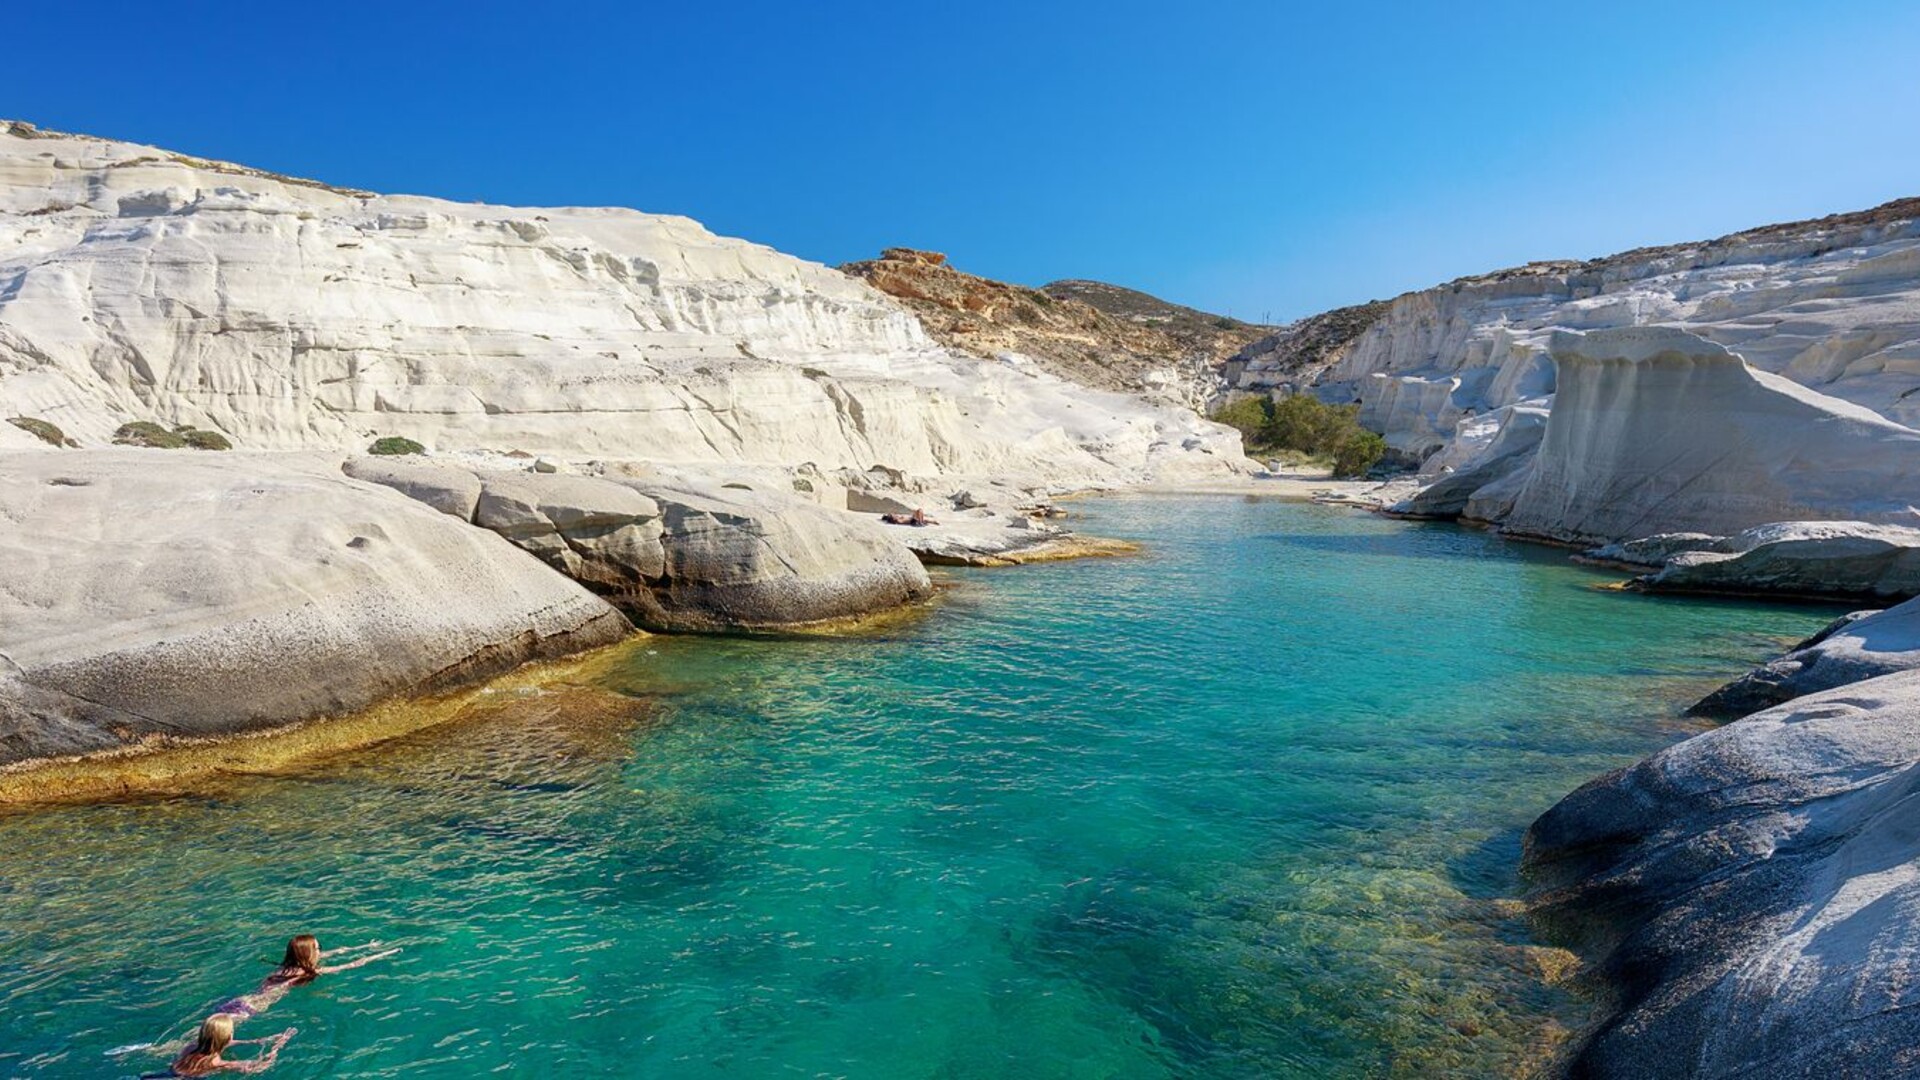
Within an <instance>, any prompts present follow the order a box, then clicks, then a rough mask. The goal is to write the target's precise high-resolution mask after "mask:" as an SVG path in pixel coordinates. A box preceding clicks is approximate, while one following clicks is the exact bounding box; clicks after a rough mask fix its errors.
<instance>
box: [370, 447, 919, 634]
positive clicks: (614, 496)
mask: <svg viewBox="0 0 1920 1080" xmlns="http://www.w3.org/2000/svg"><path fill="white" fill-rule="evenodd" d="M346 471H347V472H348V474H349V475H352V476H356V477H361V478H364V479H367V480H370V481H373V482H375V483H380V484H386V485H388V486H391V487H393V488H395V489H397V490H400V491H403V492H406V493H407V494H409V495H412V496H413V497H415V498H418V499H421V500H422V501H424V502H427V503H428V504H430V505H433V506H435V507H438V508H440V509H442V510H445V511H446V512H448V513H451V514H455V515H456V516H463V517H464V518H465V519H466V520H469V521H471V522H473V523H474V524H476V525H479V526H481V527H483V528H486V529H489V530H491V531H493V532H495V533H498V534H499V535H500V536H502V537H504V538H506V539H507V540H509V541H511V542H513V543H514V544H516V545H518V546H520V547H521V548H522V549H524V550H526V551H528V552H530V553H532V554H534V555H537V556H539V557H540V558H541V559H542V560H543V561H545V562H546V563H547V564H548V565H550V566H552V567H553V568H555V569H557V570H559V571H561V572H562V573H564V574H566V575H567V576H569V577H571V578H573V579H574V580H576V581H578V582H580V583H581V584H582V585H585V586H586V587H587V588H589V589H592V590H593V591H594V592H596V593H599V594H600V595H602V596H604V597H606V598H607V599H608V600H609V601H611V602H612V603H614V604H615V605H617V606H618V607H620V608H621V609H622V610H623V611H625V612H626V613H627V614H628V615H629V616H631V617H632V618H633V619H634V620H635V621H636V622H638V623H640V624H641V625H642V626H645V627H646V628H647V629H650V630H667V631H698V632H713V631H737V630H749V631H751V630H773V629H779V628H782V627H793V626H803V625H806V624H809V623H820V622H826V621H831V620H836V619H845V618H853V617H858V616H862V615H868V614H872V613H874V612H878V611H883V610H886V609H888V608H892V607H897V606H899V605H902V604H906V603H911V602H913V601H916V600H920V599H923V598H925V597H926V596H928V595H929V594H931V592H932V583H931V582H930V581H929V580H928V579H927V575H926V571H925V570H924V569H923V568H922V567H921V566H920V564H919V562H918V561H916V560H915V559H914V557H913V555H912V554H911V553H910V552H909V551H908V550H907V549H906V547H905V546H904V545H903V544H901V543H900V542H898V541H897V540H895V539H894V538H892V537H890V536H888V535H886V534H885V533H884V532H882V531H881V526H879V525H877V524H875V523H873V522H871V521H868V520H865V519H862V518H860V517H857V516H855V515H852V514H848V513H846V512H843V511H836V510H829V509H827V508H824V507H821V506H819V505H817V504H815V503H813V502H810V501H807V500H803V499H799V498H796V497H794V496H792V495H789V494H786V493H784V492H772V491H757V490H754V489H752V488H750V487H745V486H739V485H733V486H722V485H705V486H696V485H695V482H694V481H691V480H689V479H688V478H685V477H680V476H677V475H673V474H671V473H662V472H660V471H659V470H655V469H647V468H638V469H633V470H622V469H618V468H616V469H611V470H607V471H606V472H605V474H604V475H601V476H576V475H569V474H566V473H539V472H524V471H509V470H494V471H475V470H473V469H470V468H466V467H464V466H459V465H453V464H438V463H434V462H432V461H430V460H428V461H418V462H400V463H396V462H392V461H383V460H379V459H373V458H363V459H355V460H353V461H349V462H348V463H347V464H346ZM470 490H471V491H473V492H474V493H475V494H474V496H473V498H472V499H471V501H470V502H469V500H468V499H467V498H466V493H467V492H468V491H470ZM462 511H465V513H464V514H462Z"/></svg>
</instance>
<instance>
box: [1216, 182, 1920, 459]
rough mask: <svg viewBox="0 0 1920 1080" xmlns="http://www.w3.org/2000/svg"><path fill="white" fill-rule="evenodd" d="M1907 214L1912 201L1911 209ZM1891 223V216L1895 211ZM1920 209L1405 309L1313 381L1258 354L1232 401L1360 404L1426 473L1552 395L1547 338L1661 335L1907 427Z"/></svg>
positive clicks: (1448, 290) (1519, 278) (1918, 300)
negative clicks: (1513, 408)
mask: <svg viewBox="0 0 1920 1080" xmlns="http://www.w3.org/2000/svg"><path fill="white" fill-rule="evenodd" d="M1910 202H1911V201H1910ZM1903 208H1904V209H1903ZM1916 211H1920V203H1915V204H1911V205H1909V204H1908V203H1903V204H1900V206H1895V207H1887V208H1882V210H1880V211H1874V212H1868V213H1862V214H1855V215H1844V216H1842V217H1840V218H1836V219H1829V220H1823V221H1809V222H1802V223H1798V224H1795V225H1786V226H1776V227H1770V228H1766V229H1757V230H1753V231H1751V232H1749V233H1745V234H1736V235H1734V236H1729V237H1724V238H1722V239H1720V240H1715V241H1709V242H1703V243H1691V244H1681V245H1675V246H1673V247H1668V248H1660V249H1654V250H1647V251H1635V252H1625V253H1622V254H1619V255H1614V256H1611V257H1609V258H1605V259H1599V260H1594V261H1593V262H1589V263H1584V264H1581V263H1553V264H1544V263H1543V264H1535V265H1530V266H1527V267H1522V268H1518V269H1515V270H1511V271H1502V272H1499V273H1494V274H1488V275H1483V276H1480V277H1476V278H1468V279H1462V280H1459V281H1453V282H1447V283H1445V284H1442V285H1438V286H1435V287H1433V288H1431V289H1425V290H1421V291H1418V292H1412V293H1407V294H1405V295H1403V296H1400V297H1398V298H1396V299H1394V300H1393V301H1392V302H1391V303H1390V304H1388V305H1387V307H1386V309H1385V311H1384V312H1383V313H1382V314H1381V315H1380V317H1379V318H1378V319H1376V320H1374V321H1373V322H1372V323H1371V325H1370V326H1368V327H1367V328H1366V329H1365V330H1364V331H1363V332H1361V333H1360V334H1359V336H1358V337H1357V338H1356V339H1355V340H1353V341H1352V342H1351V344H1350V345H1347V346H1345V347H1343V348H1341V349H1340V350H1337V352H1336V353H1335V354H1334V356H1333V358H1332V359H1333V362H1332V363H1330V364H1329V365H1327V366H1326V367H1325V368H1324V370H1316V371H1311V372H1301V371H1296V370H1292V369H1291V368H1290V367H1289V366H1288V363H1287V362H1286V357H1284V356H1275V357H1263V356H1261V355H1258V349H1257V348H1256V349H1255V350H1253V351H1252V352H1250V353H1249V354H1245V355H1247V356H1248V357H1249V358H1250V359H1249V362H1248V363H1246V364H1245V365H1242V367H1243V370H1242V371H1241V373H1240V375H1239V378H1238V380H1237V383H1236V388H1238V389H1243V390H1262V389H1266V388H1267V387H1270V386H1275V385H1281V384H1285V385H1293V386H1299V387H1305V388H1310V389H1311V391H1312V392H1313V393H1315V394H1317V395H1318V396H1320V397H1322V398H1324V399H1326V400H1329V401H1341V402H1345V401H1359V402H1361V405H1362V410H1361V422H1362V423H1363V424H1365V425H1366V426H1368V427H1370V428H1372V429H1374V430H1376V431H1382V432H1384V433H1385V435H1386V437H1387V442H1388V444H1389V445H1390V446H1391V447H1393V448H1394V449H1396V450H1399V451H1401V452H1402V453H1405V454H1409V455H1411V456H1414V457H1424V456H1425V455H1427V454H1431V453H1433V452H1435V451H1436V450H1438V449H1440V448H1441V447H1443V446H1445V445H1446V444H1447V443H1448V442H1449V441H1450V440H1451V439H1452V438H1453V437H1454V436H1455V433H1456V431H1457V430H1458V428H1459V426H1460V425H1461V424H1462V423H1463V422H1465V423H1471V422H1472V419H1473V418H1475V417H1483V416H1485V415H1486V414H1488V413H1490V412H1492V411H1493V410H1496V409H1499V408H1501V407H1503V406H1507V405H1511V404H1514V403H1516V402H1520V401H1524V400H1528V399H1534V398H1539V397H1541V396H1543V395H1551V394H1552V393H1554V391H1555V388H1556V378H1555V372H1554V369H1553V365H1552V363H1551V362H1550V360H1549V358H1548V355H1547V354H1548V351H1549V338H1550V336H1551V334H1552V332H1553V331H1554V330H1556V329H1570V330H1601V329H1607V328H1612V327H1621V326H1642V325H1652V324H1659V325H1668V326H1677V327H1680V328H1683V329H1686V330H1689V331H1691V332H1693V333H1696V334H1698V335H1700V336H1702V337H1704V338H1707V339H1708V340H1710V341H1713V342H1714V343H1716V344H1719V345H1723V346H1726V347H1727V348H1729V349H1732V350H1734V351H1736V352H1738V353H1740V354H1741V355H1742V356H1744V357H1746V358H1747V360H1748V362H1749V363H1751V364H1752V365H1753V366H1754V367H1756V368H1758V369H1760V370H1763V371H1767V372H1771V373H1773V374H1777V375H1781V376H1783V377H1785V378H1788V379H1791V380H1793V381H1794V382H1797V383H1800V384H1802V385H1804V386H1807V387H1810V388H1812V389H1815V390H1817V391H1819V392H1821V393H1823V394H1827V395H1830V396H1833V397H1838V398H1841V399H1842V400H1845V401H1848V402H1851V403H1853V404H1856V405H1861V406H1865V407H1867V408H1870V409H1873V410H1875V411H1878V412H1880V413H1882V414H1884V415H1886V416H1888V417H1890V418H1892V419H1893V420H1895V421H1898V422H1900V423H1903V424H1909V425H1913V424H1920V396H1916V395H1913V394H1912V391H1913V390H1914V388H1915V387H1920V214H1917V213H1916Z"/></svg>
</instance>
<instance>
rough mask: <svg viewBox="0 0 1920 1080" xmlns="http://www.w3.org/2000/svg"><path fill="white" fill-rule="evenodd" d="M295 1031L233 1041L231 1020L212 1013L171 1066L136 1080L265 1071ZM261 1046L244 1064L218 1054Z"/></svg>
mask: <svg viewBox="0 0 1920 1080" xmlns="http://www.w3.org/2000/svg"><path fill="white" fill-rule="evenodd" d="M298 1032H299V1029H298V1028H288V1029H287V1030H285V1031H283V1032H281V1033H280V1034H278V1035H268V1036H266V1037H265V1038H261V1039H236V1038H234V1037H233V1017H232V1016H230V1015H228V1014H226V1013H214V1014H213V1015H212V1016H209V1017H207V1018H206V1020H205V1021H204V1022H203V1023H201V1025H200V1034H199V1035H198V1036H196V1037H195V1038H194V1040H193V1041H192V1042H190V1043H188V1044H187V1045H186V1047H185V1048H184V1049H182V1050H181V1051H180V1056H179V1057H177V1058H174V1059H173V1064H172V1065H171V1066H170V1067H169V1068H168V1069H167V1071H166V1072H163V1073H146V1074H144V1075H143V1076H142V1077H141V1078H140V1080H160V1078H161V1077H171V1076H210V1075H212V1074H213V1073H217V1072H243V1073H257V1072H266V1071H267V1070H268V1069H271V1068H273V1063H274V1062H275V1061H276V1060H278V1059H279V1057H280V1049H281V1047H284V1046H286V1045H287V1040H288V1039H291V1038H293V1037H294V1035H296V1034H298ZM256 1043H264V1044H265V1045H266V1048H267V1052H266V1053H264V1054H261V1055H260V1056H259V1057H257V1058H250V1059H247V1060H244V1061H230V1060H228V1059H227V1058H225V1057H223V1056H222V1055H223V1054H225V1053H226V1052H227V1051H228V1050H230V1049H232V1048H233V1047H236V1046H248V1045H252V1044H256Z"/></svg>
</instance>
